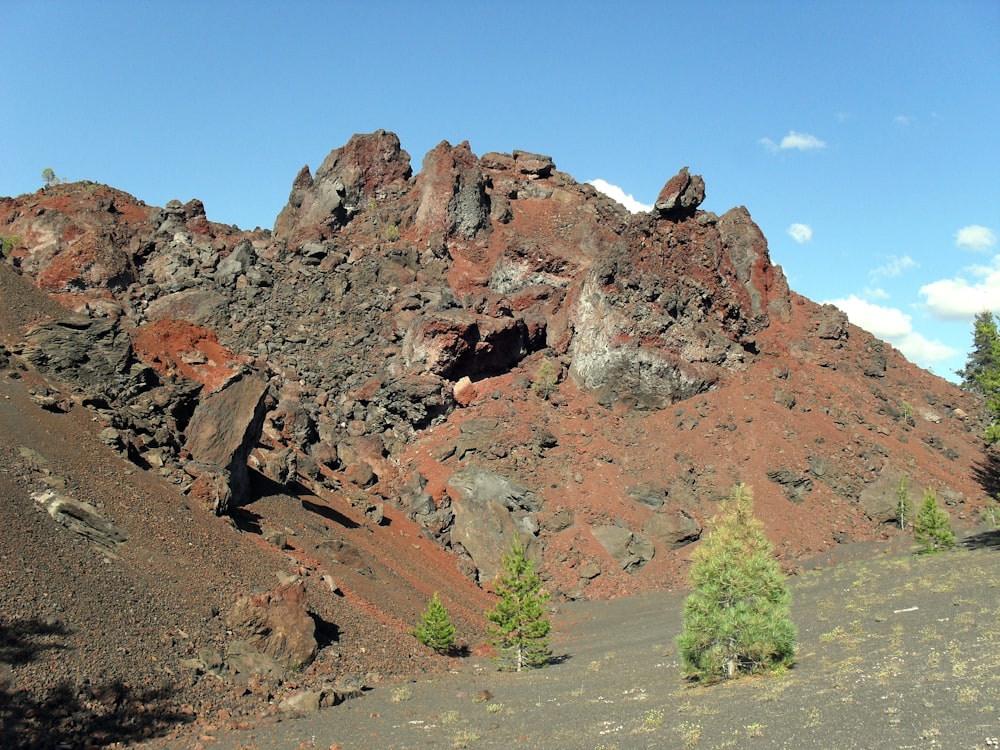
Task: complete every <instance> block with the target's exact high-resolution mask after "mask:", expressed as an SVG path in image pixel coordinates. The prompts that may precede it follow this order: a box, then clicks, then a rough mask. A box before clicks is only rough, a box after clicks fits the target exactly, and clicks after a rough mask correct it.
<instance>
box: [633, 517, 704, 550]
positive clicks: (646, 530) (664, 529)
mask: <svg viewBox="0 0 1000 750" xmlns="http://www.w3.org/2000/svg"><path fill="white" fill-rule="evenodd" d="M642 533H643V534H645V535H646V536H648V537H649V538H650V539H652V540H653V541H654V542H656V543H658V544H662V545H663V546H664V547H667V548H668V549H678V548H680V547H683V546H684V545H686V544H690V543H691V542H695V541H697V540H698V539H699V538H700V537H701V526H700V525H699V524H698V522H697V521H695V520H694V519H693V518H692V517H691V516H690V515H688V514H687V513H685V512H684V511H682V510H679V511H676V512H673V513H654V514H653V515H652V516H650V517H649V520H647V521H646V523H645V524H643V527H642Z"/></svg>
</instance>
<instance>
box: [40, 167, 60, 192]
mask: <svg viewBox="0 0 1000 750" xmlns="http://www.w3.org/2000/svg"><path fill="white" fill-rule="evenodd" d="M42 182H44V183H45V187H52V186H53V185H58V184H60V183H61V182H62V179H61V178H59V177H57V176H56V173H55V172H54V171H53V170H52V167H46V168H45V169H43V170H42Z"/></svg>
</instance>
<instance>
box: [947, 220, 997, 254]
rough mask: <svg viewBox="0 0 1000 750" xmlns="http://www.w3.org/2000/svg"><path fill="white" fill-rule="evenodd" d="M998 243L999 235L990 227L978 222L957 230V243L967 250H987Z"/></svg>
mask: <svg viewBox="0 0 1000 750" xmlns="http://www.w3.org/2000/svg"><path fill="white" fill-rule="evenodd" d="M995 244H997V235H996V232H994V231H993V230H992V229H990V228H989V227H981V226H979V225H978V224H970V225H969V226H967V227H962V228H961V229H959V230H958V231H957V232H955V245H956V246H958V247H961V248H964V249H965V250H974V251H975V252H980V253H981V252H986V251H987V250H989V249H990V248H991V247H993V246H994V245H995Z"/></svg>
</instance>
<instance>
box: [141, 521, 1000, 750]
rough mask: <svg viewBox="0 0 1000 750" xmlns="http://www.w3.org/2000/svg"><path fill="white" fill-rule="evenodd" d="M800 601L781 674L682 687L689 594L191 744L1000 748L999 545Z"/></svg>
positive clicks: (614, 607) (824, 579)
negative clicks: (514, 656)
mask: <svg viewBox="0 0 1000 750" xmlns="http://www.w3.org/2000/svg"><path fill="white" fill-rule="evenodd" d="M871 552H872V550H867V553H869V554H870V553H871ZM792 588H793V606H792V614H793V619H794V620H795V622H796V624H797V626H798V628H799V647H798V657H797V660H796V664H795V666H794V668H793V669H791V670H790V671H789V672H788V673H787V674H785V675H782V676H768V677H753V678H745V679H740V680H737V681H733V682H731V683H725V684H716V685H711V686H701V685H698V684H695V683H690V682H686V681H684V680H682V679H681V677H680V668H679V664H678V659H677V655H676V649H675V647H674V644H673V639H674V637H675V635H676V634H677V633H678V632H680V628H681V619H680V607H681V604H682V602H683V594H682V593H680V592H673V593H659V594H650V595H643V596H638V597H632V598H627V599H618V600H613V601H607V602H573V603H570V604H566V605H561V606H559V607H558V608H557V609H556V611H555V613H554V623H555V632H556V634H557V638H556V641H555V651H554V653H555V655H556V658H555V660H554V663H553V664H552V665H550V666H548V667H547V668H545V669H541V670H536V671H532V672H528V673H522V674H511V673H499V672H497V671H495V669H494V668H493V666H492V664H491V663H490V662H489V661H488V660H486V659H481V658H475V657H472V658H467V659H456V660H454V661H453V670H452V672H451V673H450V674H447V675H443V676H433V677H414V678H410V679H407V680H399V681H390V682H387V683H384V684H381V685H379V686H377V687H376V688H375V689H373V690H371V691H370V692H368V693H367V694H366V695H365V696H364V697H363V698H361V699H358V700H355V701H351V702H349V703H345V704H343V705H341V706H338V707H336V708H334V709H332V710H328V711H322V712H320V713H316V714H312V715H309V716H306V717H303V718H298V719H294V720H284V721H280V722H277V723H274V722H272V723H270V724H268V725H265V726H261V727H258V728H257V729H255V730H253V731H250V732H242V733H236V734H224V733H208V734H204V735H202V736H201V737H200V738H198V739H196V740H193V741H191V742H190V743H189V744H188V745H187V746H188V747H200V746H204V747H211V748H219V750H237V749H242V750H249V749H250V748H261V749H263V748H272V747H274V748H296V747H301V748H311V747H315V748H324V749H325V748H341V749H342V750H366V749H368V748H397V749H399V750H402V749H404V748H511V747H526V748H555V749H559V748H566V749H567V750H570V749H574V750H575V749H577V748H593V749H594V750H598V749H604V750H611V749H612V748H617V749H618V750H631V749H632V748H636V749H638V748H664V747H673V748H726V747H731V748H754V747H782V748H791V747H795V748H925V747H942V748H969V749H970V750H971V749H973V748H986V747H989V745H988V744H987V742H988V741H992V740H993V738H996V737H997V736H998V735H1000V599H998V592H1000V533H998V532H995V531H994V532H989V531H980V532H979V533H976V534H973V535H972V536H970V537H968V538H967V539H966V543H965V546H964V548H962V549H960V550H957V551H955V552H951V553H945V554H941V555H936V556H916V555H913V554H911V553H910V552H908V551H899V550H895V551H885V552H884V553H881V554H877V556H876V557H875V558H874V559H869V560H863V559H862V560H854V561H849V562H846V563H843V564H841V565H839V566H837V567H835V568H825V569H815V570H810V571H808V572H806V573H804V574H803V575H801V576H798V577H797V578H795V579H794V580H793V583H792ZM156 746H162V745H156Z"/></svg>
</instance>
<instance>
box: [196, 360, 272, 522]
mask: <svg viewBox="0 0 1000 750" xmlns="http://www.w3.org/2000/svg"><path fill="white" fill-rule="evenodd" d="M267 390H268V385H267V382H266V381H265V380H264V379H263V378H262V377H260V376H257V375H249V376H246V377H242V378H239V379H238V380H236V381H234V382H231V383H229V385H228V386H227V387H225V388H223V389H222V390H221V391H217V392H215V393H211V394H209V395H208V396H206V397H204V398H203V399H201V401H199V402H198V406H197V407H196V408H195V411H194V415H193V416H192V417H191V421H190V422H189V423H188V427H187V430H186V436H187V440H186V442H185V445H184V449H185V450H186V451H187V453H188V454H189V455H190V457H191V460H192V461H194V462H195V463H196V464H200V465H201V466H202V467H206V468H201V469H200V470H199V471H198V472H197V473H198V475H199V476H200V475H209V474H211V475H213V476H214V477H215V478H218V477H220V476H222V473H223V472H225V473H228V487H229V489H230V495H229V497H224V496H223V497H217V498H215V500H214V501H213V502H214V505H213V510H214V511H215V512H216V513H217V514H219V515H222V514H224V513H226V512H228V511H229V510H230V508H231V507H233V506H234V505H238V504H240V503H242V502H244V501H245V500H246V499H247V494H248V492H249V489H250V479H249V473H248V469H247V458H248V457H249V456H250V451H252V450H253V448H254V446H255V445H257V441H258V440H259V439H260V435H261V431H262V428H263V424H264V412H265V396H266V395H267Z"/></svg>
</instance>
